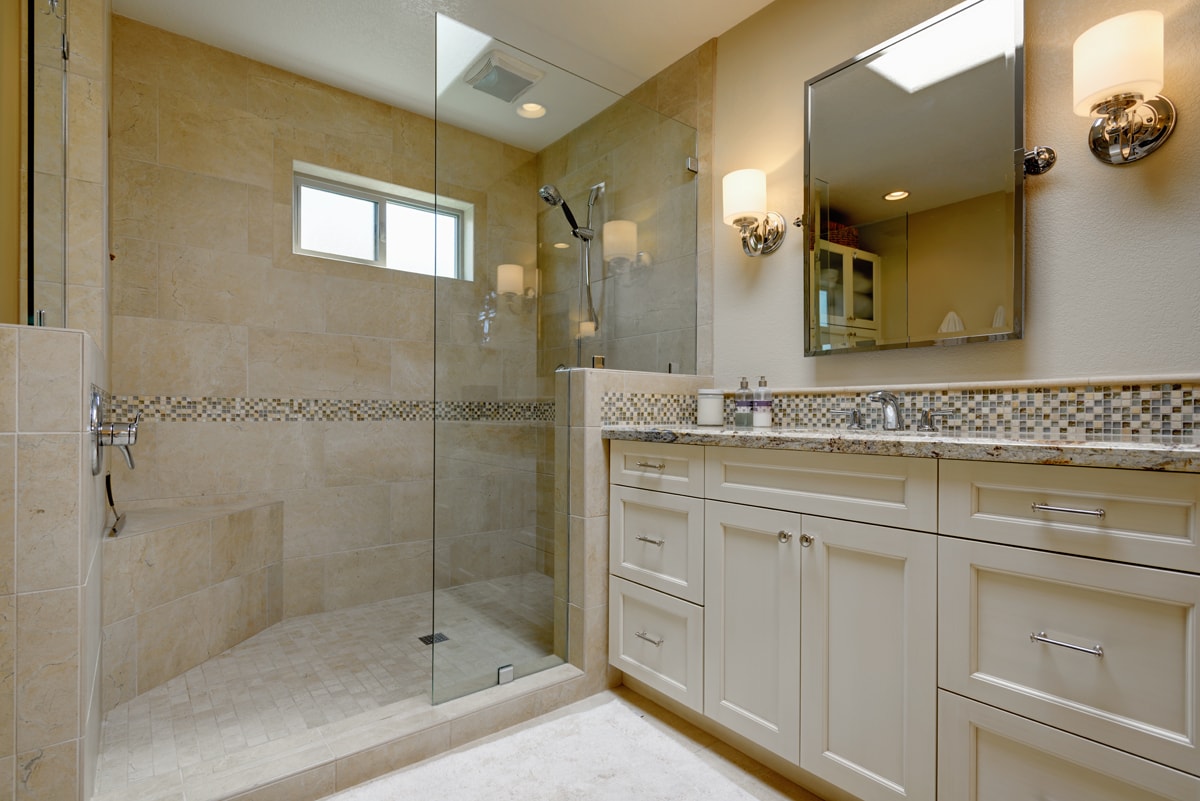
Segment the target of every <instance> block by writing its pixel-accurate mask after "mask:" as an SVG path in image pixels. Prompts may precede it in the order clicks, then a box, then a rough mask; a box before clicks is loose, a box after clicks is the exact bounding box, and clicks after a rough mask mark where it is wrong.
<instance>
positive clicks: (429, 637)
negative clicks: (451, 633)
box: [420, 631, 450, 645]
mask: <svg viewBox="0 0 1200 801" xmlns="http://www.w3.org/2000/svg"><path fill="white" fill-rule="evenodd" d="M420 639H421V642H423V643H425V644H426V645H433V644H434V643H435V642H445V641H446V640H448V639H450V638H449V637H447V636H446V635H445V634H442V633H441V632H440V631H439V632H437V633H435V634H426V635H425V636H424V637H421V638H420Z"/></svg>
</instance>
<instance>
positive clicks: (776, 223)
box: [733, 211, 787, 256]
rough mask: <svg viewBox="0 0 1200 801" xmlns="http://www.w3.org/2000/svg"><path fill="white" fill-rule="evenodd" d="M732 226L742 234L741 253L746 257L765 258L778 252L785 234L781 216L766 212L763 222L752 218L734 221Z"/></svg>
mask: <svg viewBox="0 0 1200 801" xmlns="http://www.w3.org/2000/svg"><path fill="white" fill-rule="evenodd" d="M733 224H734V225H736V226H737V227H738V228H740V229H741V232H742V252H743V253H745V254H746V255H747V256H766V255H768V254H770V253H774V252H775V251H777V250H779V246H780V245H782V244H783V237H784V235H785V234H786V233H787V222H785V221H784V219H783V215H782V214H778V213H776V212H774V211H768V212H767V216H766V217H765V218H764V219H763V221H762V222H761V223H760V222H757V221H756V220H755V219H754V218H753V217H743V218H741V219H738V220H734V221H733Z"/></svg>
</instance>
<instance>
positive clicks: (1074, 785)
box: [927, 691, 1200, 801]
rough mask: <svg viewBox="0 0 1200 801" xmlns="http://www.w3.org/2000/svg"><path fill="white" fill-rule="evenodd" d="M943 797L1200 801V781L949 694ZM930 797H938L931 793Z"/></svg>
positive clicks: (943, 710)
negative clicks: (1198, 800)
mask: <svg viewBox="0 0 1200 801" xmlns="http://www.w3.org/2000/svg"><path fill="white" fill-rule="evenodd" d="M938 720H939V726H938V737H939V745H940V751H939V759H938V798H939V799H948V800H949V801H1057V800H1058V799H1061V801H1196V799H1198V798H1200V779H1197V778H1196V777H1195V776H1189V775H1188V774H1186V773H1181V772H1180V771H1177V770H1172V769H1171V768H1167V767H1163V766H1162V765H1157V764H1155V763H1153V762H1150V761H1148V760H1145V759H1141V758H1139V757H1136V756H1133V755H1132V754H1127V753H1125V752H1124V751H1118V750H1116V749H1115V748H1108V747H1107V746H1104V745H1101V744H1100V743H1096V742H1093V741H1092V740H1087V739H1084V738H1083V737H1076V736H1074V735H1072V734H1068V733H1066V732H1063V731H1059V730H1058V729H1054V728H1051V727H1049V726H1043V725H1042V724H1040V723H1035V722H1033V721H1032V720H1027V719H1025V718H1022V717H1018V716H1016V715H1012V714H1009V713H1008V712H1005V711H1003V710H1000V709H997V708H996V707H993V706H987V705H985V704H980V703H978V702H976V701H971V700H969V699H967V698H963V697H961V696H958V695H955V694H953V693H948V692H945V691H942V692H939V693H938ZM927 797H930V798H931V797H932V796H927Z"/></svg>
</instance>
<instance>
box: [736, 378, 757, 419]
mask: <svg viewBox="0 0 1200 801" xmlns="http://www.w3.org/2000/svg"><path fill="white" fill-rule="evenodd" d="M753 425H754V393H752V392H751V391H750V382H749V381H748V380H746V377H745V376H742V385H741V386H740V387H738V388H737V391H736V392H734V393H733V427H734V428H751V427H752V426H753Z"/></svg>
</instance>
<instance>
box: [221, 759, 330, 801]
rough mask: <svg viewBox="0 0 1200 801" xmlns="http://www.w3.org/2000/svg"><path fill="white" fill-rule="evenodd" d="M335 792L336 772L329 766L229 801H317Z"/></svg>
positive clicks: (237, 796)
mask: <svg viewBox="0 0 1200 801" xmlns="http://www.w3.org/2000/svg"><path fill="white" fill-rule="evenodd" d="M336 790H337V771H336V769H335V768H334V766H333V765H332V764H330V765H322V766H321V767H319V768H314V769H313V770H306V771H304V772H303V773H300V774H297V775H295V776H290V777H288V778H286V779H284V780H283V781H278V782H275V783H274V784H268V785H267V786H265V787H259V788H256V789H254V790H251V791H250V792H248V793H241V794H239V795H235V796H232V797H231V798H230V801H318V800H319V799H322V798H325V797H326V796H329V795H332V794H333V793H334V792H335V791H336Z"/></svg>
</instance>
